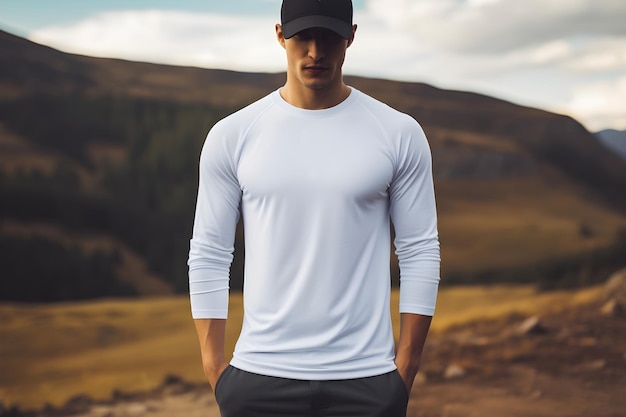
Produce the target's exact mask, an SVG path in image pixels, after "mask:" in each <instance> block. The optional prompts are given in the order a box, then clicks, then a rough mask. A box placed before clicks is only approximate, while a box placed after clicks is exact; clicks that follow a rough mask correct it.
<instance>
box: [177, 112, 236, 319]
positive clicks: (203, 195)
mask: <svg viewBox="0 0 626 417" xmlns="http://www.w3.org/2000/svg"><path fill="white" fill-rule="evenodd" d="M231 139H232V138H231ZM232 142H233V141H232V140H230V141H229V140H228V135H227V132H225V131H224V129H222V128H221V127H220V124H219V122H218V124H216V125H215V126H214V127H213V129H211V131H210V132H209V134H208V135H207V138H206V141H205V143H204V146H203V148H202V152H201V155H200V169H199V174H200V175H199V177H200V178H199V187H198V199H197V202H196V212H195V220H194V225H193V235H192V239H191V242H190V249H189V260H188V265H189V292H190V301H191V311H192V316H193V318H194V319H200V318H222V319H224V318H227V315H228V296H229V281H230V267H231V263H232V260H233V253H234V242H235V231H236V227H237V221H238V220H239V205H240V200H241V188H240V186H239V183H238V180H237V177H236V175H235V172H236V169H235V164H234V162H233V161H234V152H233V148H232V146H233V144H232Z"/></svg>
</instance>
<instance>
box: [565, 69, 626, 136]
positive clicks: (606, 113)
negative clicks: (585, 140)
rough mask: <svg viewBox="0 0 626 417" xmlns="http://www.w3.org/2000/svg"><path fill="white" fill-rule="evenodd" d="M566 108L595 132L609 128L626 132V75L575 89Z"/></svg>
mask: <svg viewBox="0 0 626 417" xmlns="http://www.w3.org/2000/svg"><path fill="white" fill-rule="evenodd" d="M564 107H565V110H566V111H567V112H568V113H570V114H573V115H574V117H575V118H577V119H578V120H580V121H581V122H583V123H585V124H586V125H587V126H589V127H590V128H591V129H593V130H594V131H595V130H601V129H604V128H606V127H607V126H612V127H613V128H616V129H622V130H626V75H623V76H621V77H620V78H618V79H617V80H614V81H606V82H598V83H595V84H590V85H585V86H583V87H579V88H575V89H574V94H573V97H572V99H571V100H570V101H569V103H567V104H566V105H565V106H564Z"/></svg>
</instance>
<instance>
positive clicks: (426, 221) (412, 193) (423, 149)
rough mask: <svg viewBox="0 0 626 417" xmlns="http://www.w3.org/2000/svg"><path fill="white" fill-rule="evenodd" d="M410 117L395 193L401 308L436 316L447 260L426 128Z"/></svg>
mask: <svg viewBox="0 0 626 417" xmlns="http://www.w3.org/2000/svg"><path fill="white" fill-rule="evenodd" d="M410 122H411V123H409V124H408V125H407V126H405V129H404V131H403V134H402V137H401V139H400V149H399V151H398V161H397V167H396V175H395V177H394V179H393V182H392V184H391V187H390V194H389V197H390V215H391V220H392V223H393V226H394V230H395V240H394V245H395V249H396V255H397V256H398V261H399V266H400V312H401V313H413V314H422V315H427V316H432V315H433V314H434V312H435V304H436V300H437V290H438V286H439V281H440V263H441V259H440V248H439V237H438V231H437V210H436V205H435V192H434V184H433V176H432V158H431V153H430V147H429V145H428V141H427V140H426V136H425V134H424V132H423V130H422V128H421V127H420V126H419V124H418V123H417V122H415V120H413V119H411V120H410Z"/></svg>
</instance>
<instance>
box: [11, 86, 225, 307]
mask: <svg viewBox="0 0 626 417" xmlns="http://www.w3.org/2000/svg"><path fill="white" fill-rule="evenodd" d="M230 111H232V109H215V108H211V107H209V106H207V105H185V104H179V103H171V102H164V101H163V102H161V101H155V100H145V99H135V98H121V97H98V98H89V97H85V96H65V97H63V96H46V95H33V96H28V97H25V98H23V99H20V100H16V101H12V102H10V103H9V102H0V114H1V115H2V117H1V120H0V121H1V122H2V123H3V124H4V125H5V126H6V127H7V128H8V129H10V130H11V131H12V132H15V133H16V134H18V135H20V136H21V137H25V138H29V140H30V141H32V142H33V143H35V144H37V145H38V146H40V147H42V148H46V149H48V150H49V151H50V152H61V153H62V154H63V155H64V156H65V157H68V158H69V159H71V160H72V161H74V162H76V163H77V164H78V165H79V166H81V167H82V168H84V169H86V170H88V171H90V172H92V173H94V175H96V174H97V175H98V177H99V178H100V181H99V184H97V186H95V187H85V186H84V185H83V184H82V183H81V179H80V176H79V173H78V172H77V171H76V170H74V169H72V168H71V165H69V164H66V165H59V166H57V167H56V169H55V170H54V171H53V172H52V173H47V174H46V173H43V172H41V171H39V170H33V171H29V172H24V171H19V170H18V171H17V172H16V173H13V174H11V175H9V174H7V173H4V172H3V170H2V167H1V166H0V195H2V204H0V216H1V217H2V218H5V219H15V220H18V221H23V222H33V221H37V222H47V223H54V224H58V225H60V226H62V227H63V228H65V229H67V230H71V231H80V232H82V233H89V232H104V233H107V234H111V235H113V236H115V237H116V238H117V239H119V240H120V241H122V242H124V243H125V244H126V245H128V246H129V247H130V248H132V249H133V250H134V251H136V252H137V253H139V254H141V255H142V257H144V258H145V259H146V261H147V263H148V265H149V267H150V269H151V270H152V271H155V272H157V273H158V275H159V276H162V277H163V278H164V279H166V280H168V281H170V282H171V283H172V284H174V287H175V288H176V289H177V290H179V291H183V290H185V289H186V285H187V284H186V262H185V260H186V254H187V251H188V247H189V243H188V241H189V238H190V234H191V227H192V222H193V212H194V204H195V196H196V192H197V184H198V182H197V169H198V158H199V154H200V149H201V146H202V143H203V141H204V134H206V132H207V131H208V130H209V128H210V127H211V126H212V124H213V123H215V121H217V120H218V119H219V118H221V117H223V116H224V115H225V114H227V113H229V112H230ZM93 143H102V144H113V145H121V146H123V148H124V149H125V150H126V152H125V153H126V157H125V158H124V161H123V162H122V163H117V162H116V163H113V162H110V163H105V164H104V166H101V167H100V166H99V167H96V166H95V165H94V161H93V160H92V158H90V156H89V153H88V152H87V146H88V145H89V144H93ZM95 171H100V172H98V173H96V172H95ZM117 261H118V256H116V254H115V253H97V254H87V253H84V252H82V251H81V249H80V248H78V247H75V248H67V247H65V246H64V245H62V244H61V243H58V242H53V241H49V240H45V239H42V238H21V237H9V236H3V237H2V239H1V240H0V264H2V266H3V275H5V274H6V276H19V277H20V285H15V283H14V282H12V281H9V280H2V281H1V282H0V294H2V298H3V299H16V300H25V301H47V300H57V299H67V298H74V297H77V298H83V297H94V296H112V295H131V294H133V293H134V291H133V289H132V288H130V287H129V286H128V285H123V284H119V283H118V280H117V279H116V278H115V265H116V262H117ZM25 268H26V269H25ZM68 275H71V276H72V278H71V279H70V280H69V281H68ZM87 278H88V279H87ZM55 282H64V283H68V284H69V285H54V283H55ZM87 282H88V283H89V284H88V287H89V288H82V287H84V286H87V285H86V284H84V283H87ZM81 283H82V284H81ZM64 286H65V287H67V286H69V287H70V288H63V287H64ZM3 287H4V288H3ZM68 292H70V293H72V294H71V296H70V294H68Z"/></svg>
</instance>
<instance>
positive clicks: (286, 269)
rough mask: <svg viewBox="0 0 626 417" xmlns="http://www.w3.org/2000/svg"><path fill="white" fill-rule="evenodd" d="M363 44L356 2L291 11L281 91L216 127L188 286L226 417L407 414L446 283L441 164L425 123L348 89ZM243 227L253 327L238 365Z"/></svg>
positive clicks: (300, 3)
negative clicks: (232, 289)
mask: <svg viewBox="0 0 626 417" xmlns="http://www.w3.org/2000/svg"><path fill="white" fill-rule="evenodd" d="M355 32H356V25H353V24H352V3H351V1H349V0H284V1H283V4H282V9H281V24H277V25H276V37H277V39H278V42H279V43H280V45H281V46H282V47H283V48H284V49H285V51H286V56H287V81H286V83H285V85H284V86H283V87H282V88H280V89H279V90H277V91H275V92H273V93H271V94H269V95H268V96H266V97H264V98H262V99H261V100H259V101H257V102H255V103H253V104H251V105H249V106H248V107H246V108H244V109H242V110H240V111H238V112H236V113H235V114H233V115H231V116H229V117H227V118H225V119H223V120H221V121H220V122H218V123H217V124H216V125H215V126H214V127H213V128H212V129H211V131H210V132H209V134H208V136H207V139H206V142H205V145H204V148H203V150H202V154H201V157H200V186H199V192H198V201H197V209H196V217H195V224H194V230H193V238H192V240H191V249H190V255H189V280H190V292H191V304H192V312H193V317H194V319H195V325H196V329H197V332H198V337H199V340H200V347H201V352H202V360H203V366H204V371H205V373H206V376H207V378H208V380H209V383H210V384H211V386H212V387H213V388H214V392H215V396H216V399H217V402H218V404H219V407H220V412H221V413H222V416H223V417H248V416H249V417H265V416H267V417H274V416H279V415H281V416H290V417H298V416H319V415H324V416H360V417H365V416H377V417H395V416H404V415H405V414H406V406H407V402H408V394H409V392H410V391H411V387H412V385H413V381H414V378H415V375H416V374H417V371H418V368H419V365H420V357H421V353H422V348H423V346H424V342H425V339H426V335H427V333H428V329H429V325H430V320H431V316H432V314H433V312H434V307H435V299H436V295H437V287H438V283H439V242H438V237H437V236H438V235H437V221H436V210H435V199H434V191H433V181H432V174H431V158H430V150H429V147H428V143H427V141H426V138H425V136H424V133H423V131H422V129H421V128H420V126H419V125H418V124H417V122H416V121H415V120H413V119H412V118H411V117H409V116H407V115H404V114H401V113H399V112H397V111H395V110H393V109H391V108H390V107H388V106H386V105H384V104H382V103H380V102H378V101H376V100H374V99H373V98H370V97H368V96H367V95H365V94H363V93H361V92H360V91H358V90H356V89H354V88H351V87H349V86H347V85H346V84H344V82H343V77H342V65H343V62H344V58H345V54H346V50H347V48H348V47H349V46H350V45H351V44H352V42H353V40H354V35H355ZM240 214H241V216H242V218H243V224H244V234H245V250H246V259H245V274H244V321H243V327H242V331H241V334H240V336H239V340H238V341H237V346H236V348H235V352H234V354H233V358H232V360H231V362H230V364H228V363H227V362H226V360H225V354H224V333H225V326H226V317H227V310H228V288H229V285H228V280H229V268H230V264H231V261H232V258H233V255H232V254H233V242H234V236H235V228H236V224H237V221H238V219H239V216H240ZM390 218H391V221H392V222H393V225H394V227H395V232H396V238H395V241H394V243H395V247H396V253H397V255H398V259H399V262H400V271H401V287H400V312H401V324H400V339H399V341H398V345H397V349H396V350H395V353H394V341H393V335H392V326H391V320H390V311H389V310H390V305H389V304H390V301H389V296H390V271H389V256H390V253H389V248H390V241H389V239H390V230H389V229H390V228H389V219H390Z"/></svg>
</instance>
